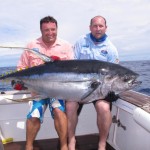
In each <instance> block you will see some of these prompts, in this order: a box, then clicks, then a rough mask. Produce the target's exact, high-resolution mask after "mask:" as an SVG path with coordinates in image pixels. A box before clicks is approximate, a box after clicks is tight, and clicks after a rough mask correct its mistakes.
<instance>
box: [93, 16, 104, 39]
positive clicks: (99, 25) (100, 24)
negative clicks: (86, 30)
mask: <svg viewBox="0 0 150 150" xmlns="http://www.w3.org/2000/svg"><path fill="white" fill-rule="evenodd" d="M106 29H107V26H106V24H105V20H104V19H103V18H101V17H95V18H94V19H93V20H92V24H91V25H90V31H91V33H92V35H93V36H94V37H95V38H96V39H99V38H101V37H102V36H103V35H104V34H105V32H106Z"/></svg>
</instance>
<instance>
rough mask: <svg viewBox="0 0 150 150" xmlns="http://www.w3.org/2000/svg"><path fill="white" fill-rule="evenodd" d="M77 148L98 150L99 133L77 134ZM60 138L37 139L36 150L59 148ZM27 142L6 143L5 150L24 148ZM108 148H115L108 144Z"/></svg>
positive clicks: (57, 149)
mask: <svg viewBox="0 0 150 150" xmlns="http://www.w3.org/2000/svg"><path fill="white" fill-rule="evenodd" d="M76 138H77V145H76V150H97V143H98V138H99V137H98V135H97V134H92V135H84V136H77V137H76ZM58 145H59V144H58V139H46V140H36V141H35V142H34V150H59V148H58ZM24 149H25V142H13V143H8V144H5V145H4V150H24ZM106 150H114V149H113V148H112V147H111V146H110V145H108V144H107V148H106Z"/></svg>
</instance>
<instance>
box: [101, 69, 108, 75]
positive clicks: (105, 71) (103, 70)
mask: <svg viewBox="0 0 150 150" xmlns="http://www.w3.org/2000/svg"><path fill="white" fill-rule="evenodd" d="M100 73H101V74H102V75H107V74H108V70H107V69H104V68H102V69H100Z"/></svg>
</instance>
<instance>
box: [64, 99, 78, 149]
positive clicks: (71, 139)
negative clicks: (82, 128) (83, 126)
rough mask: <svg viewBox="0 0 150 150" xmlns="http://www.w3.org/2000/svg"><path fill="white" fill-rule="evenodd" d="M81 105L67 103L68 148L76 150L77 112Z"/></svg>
mask: <svg viewBox="0 0 150 150" xmlns="http://www.w3.org/2000/svg"><path fill="white" fill-rule="evenodd" d="M78 107H79V104H78V103H77V102H69V101H68V102H66V114H67V118H68V148H69V150H75V145H76V139H75V130H76V126H77V122H78V116H77V110H78Z"/></svg>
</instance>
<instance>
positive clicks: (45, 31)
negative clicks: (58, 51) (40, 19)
mask: <svg viewBox="0 0 150 150" xmlns="http://www.w3.org/2000/svg"><path fill="white" fill-rule="evenodd" d="M41 33H42V39H43V41H44V42H45V43H54V42H55V41H56V38H57V26H56V24H55V23H52V22H48V23H43V24H42V26H41Z"/></svg>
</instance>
